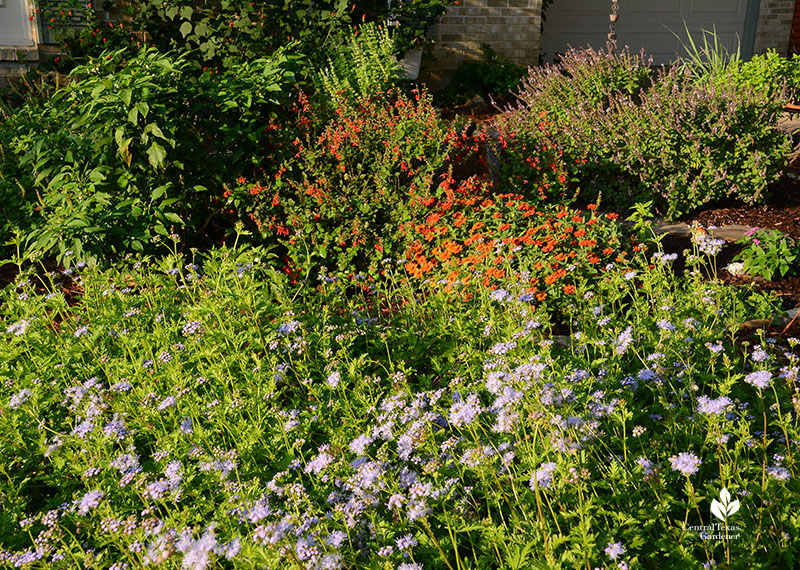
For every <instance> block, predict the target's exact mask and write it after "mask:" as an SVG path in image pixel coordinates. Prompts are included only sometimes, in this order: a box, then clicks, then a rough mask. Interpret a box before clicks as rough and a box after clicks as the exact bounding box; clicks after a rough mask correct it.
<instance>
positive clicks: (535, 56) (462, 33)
mask: <svg viewBox="0 0 800 570" xmlns="http://www.w3.org/2000/svg"><path fill="white" fill-rule="evenodd" d="M541 13H542V2H541V0H461V1H460V2H459V4H458V5H457V6H451V7H449V8H448V10H447V13H446V14H445V15H444V16H442V18H441V20H440V21H439V22H438V23H437V24H436V26H434V28H433V29H432V30H431V34H430V36H431V38H432V39H433V41H434V51H433V56H434V58H435V59H432V58H430V57H426V58H424V59H423V71H422V76H421V77H420V80H421V81H424V82H425V83H426V84H427V85H428V86H429V87H432V88H437V87H439V86H441V85H443V84H444V83H445V82H446V81H447V78H448V77H449V76H450V75H451V74H452V73H453V71H455V69H456V68H457V67H458V64H459V63H461V62H463V61H467V60H470V59H473V60H474V59H480V58H481V56H482V51H481V44H489V45H490V46H491V47H492V49H494V51H495V52H496V53H497V55H498V56H499V57H500V58H501V59H507V60H509V61H513V62H514V63H519V64H522V65H532V64H535V63H537V61H538V60H539V43H540V42H539V32H540V28H541Z"/></svg>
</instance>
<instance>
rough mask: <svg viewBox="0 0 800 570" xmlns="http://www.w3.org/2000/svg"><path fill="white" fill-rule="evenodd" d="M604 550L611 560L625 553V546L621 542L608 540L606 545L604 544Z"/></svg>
mask: <svg viewBox="0 0 800 570" xmlns="http://www.w3.org/2000/svg"><path fill="white" fill-rule="evenodd" d="M604 550H605V553H606V556H608V557H609V558H610V559H611V560H616V559H617V558H619V557H620V556H622V555H623V554H625V547H624V546H623V545H622V543H621V542H609V543H608V546H606V547H605V549H604Z"/></svg>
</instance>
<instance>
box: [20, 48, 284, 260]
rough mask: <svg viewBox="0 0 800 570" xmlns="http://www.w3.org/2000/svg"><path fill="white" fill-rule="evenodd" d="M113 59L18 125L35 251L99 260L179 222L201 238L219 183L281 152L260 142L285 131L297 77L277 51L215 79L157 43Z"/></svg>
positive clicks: (75, 77) (28, 111)
mask: <svg viewBox="0 0 800 570" xmlns="http://www.w3.org/2000/svg"><path fill="white" fill-rule="evenodd" d="M108 57H110V58H111V59H107V58H105V57H104V58H101V59H100V60H97V61H95V62H92V63H90V64H87V65H85V66H81V67H78V68H76V69H75V71H74V72H73V74H72V82H71V83H70V84H69V85H68V86H67V87H65V88H64V89H61V90H60V91H58V92H57V93H56V94H55V95H54V96H53V97H52V98H51V99H49V100H47V101H46V102H45V103H44V104H42V105H41V106H35V105H33V104H31V106H27V107H26V108H23V109H21V110H20V111H19V112H20V113H21V115H20V116H21V117H25V120H18V121H16V122H15V123H14V125H16V130H15V131H14V132H13V133H12V136H11V144H10V147H11V148H12V149H13V151H14V154H15V155H16V156H15V160H17V161H18V164H19V168H21V169H23V170H26V171H29V172H31V173H32V174H33V175H35V188H28V189H26V190H27V193H26V198H27V199H29V200H30V199H33V198H34V196H35V197H36V209H37V215H36V216H35V217H34V218H33V219H31V220H30V226H29V228H27V235H26V243H27V245H28V247H29V248H30V249H32V250H38V251H41V252H43V253H57V254H58V255H59V257H63V256H64V253H65V252H66V251H70V250H71V251H73V252H74V253H75V256H76V258H81V257H90V258H91V257H96V256H97V255H98V254H100V253H101V252H102V253H122V252H126V251H131V250H138V251H141V250H145V249H151V248H152V244H151V243H150V242H151V241H152V240H153V239H154V238H155V236H156V235H159V234H160V235H167V234H168V233H169V232H170V231H178V230H180V229H181V228H182V230H183V232H184V233H185V234H186V236H187V237H189V238H193V237H198V235H200V234H202V232H203V231H204V230H205V228H206V227H207V226H208V224H209V223H210V221H211V220H212V219H213V218H214V216H215V215H218V214H220V213H221V211H222V209H221V208H220V205H219V204H217V203H215V201H218V200H220V199H221V197H219V196H217V195H216V193H217V191H218V189H221V188H222V185H223V184H224V183H225V182H228V181H232V180H234V179H235V178H236V177H238V176H241V175H242V174H249V173H250V172H252V171H253V170H254V169H256V168H258V167H259V166H260V164H261V163H262V161H263V162H265V163H267V164H269V163H270V161H272V160H274V159H275V156H276V155H277V154H278V150H277V149H276V148H270V144H269V143H266V144H265V143H263V139H264V138H265V133H269V136H270V141H272V142H273V143H275V142H277V140H278V138H279V137H277V136H276V135H275V133H276V132H277V133H280V132H282V131H281V129H282V127H281V126H280V123H279V122H278V121H277V120H276V113H277V112H278V111H279V107H278V104H279V102H280V99H281V98H282V97H283V96H284V95H286V89H287V87H288V86H289V85H290V83H289V82H291V81H292V74H291V73H290V71H289V70H288V67H290V65H289V64H290V61H289V60H288V59H287V57H286V56H284V55H283V54H282V53H281V52H278V53H277V54H276V56H275V57H274V58H272V59H269V60H267V59H261V60H255V61H253V62H251V63H248V64H243V65H241V66H238V67H237V68H236V69H234V70H231V71H229V72H225V73H222V74H213V75H212V74H209V73H201V72H200V70H199V69H198V67H197V65H196V64H194V63H192V62H191V61H189V60H188V59H186V58H184V57H183V56H176V57H172V56H169V55H164V54H161V53H160V52H158V51H157V50H155V49H152V48H148V49H145V50H142V51H141V52H139V54H137V56H136V57H135V58H132V59H130V60H128V61H127V62H125V63H124V64H123V65H121V66H118V65H117V62H116V60H115V57H114V56H113V55H109V56H108ZM14 125H12V126H14ZM6 136H8V135H6ZM273 147H275V145H274V144H273ZM256 148H258V149H260V154H259V152H254V149H256ZM6 190H7V192H8V193H9V196H8V197H7V199H12V200H13V199H15V194H14V189H13V188H10V189H8V188H7V189H6ZM34 190H35V192H34Z"/></svg>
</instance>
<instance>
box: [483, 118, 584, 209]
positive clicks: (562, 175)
mask: <svg viewBox="0 0 800 570" xmlns="http://www.w3.org/2000/svg"><path fill="white" fill-rule="evenodd" d="M529 119H530V118H526V125H525V128H518V127H519V125H518V124H517V122H516V121H515V119H514V117H513V115H512V116H511V117H507V116H500V117H499V118H498V119H497V120H496V123H495V127H496V135H495V137H496V140H494V141H492V149H493V151H494V152H496V153H497V156H498V165H497V172H496V173H495V176H496V179H495V185H496V186H497V187H498V188H500V189H502V190H505V191H510V192H519V193H521V194H522V195H523V196H525V197H526V198H528V199H531V200H533V201H534V202H537V203H540V204H544V203H551V204H552V203H559V204H569V203H570V202H571V201H572V200H573V199H574V198H575V197H576V196H577V194H578V192H579V190H578V188H576V187H575V183H576V182H577V180H576V179H574V178H571V176H572V175H571V168H570V166H571V165H569V164H567V163H566V162H565V158H564V153H563V150H561V149H560V148H558V145H557V143H556V141H557V140H558V137H557V135H555V136H554V133H553V130H552V129H553V125H552V123H551V121H550V117H549V115H548V114H547V113H545V112H542V113H541V115H540V116H539V121H538V122H537V123H536V124H535V125H531V124H530V122H529ZM570 185H572V186H573V188H572V189H570Z"/></svg>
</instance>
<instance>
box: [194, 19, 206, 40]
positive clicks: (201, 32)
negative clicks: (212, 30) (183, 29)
mask: <svg viewBox="0 0 800 570" xmlns="http://www.w3.org/2000/svg"><path fill="white" fill-rule="evenodd" d="M194 33H195V34H197V35H198V36H199V37H201V38H204V37H206V35H207V34H208V26H206V24H205V22H198V23H197V25H196V26H195V27H194Z"/></svg>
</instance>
